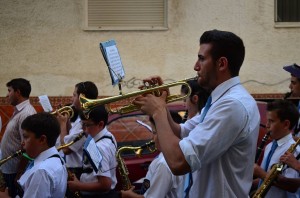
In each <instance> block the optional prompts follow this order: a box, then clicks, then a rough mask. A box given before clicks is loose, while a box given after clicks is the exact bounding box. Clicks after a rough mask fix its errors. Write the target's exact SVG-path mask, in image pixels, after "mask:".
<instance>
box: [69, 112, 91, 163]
mask: <svg viewBox="0 0 300 198" xmlns="http://www.w3.org/2000/svg"><path fill="white" fill-rule="evenodd" d="M71 126H72V127H71V129H70V131H69V134H68V135H66V136H65V137H64V142H65V143H69V142H71V141H73V140H74V139H75V138H76V137H77V136H78V135H79V134H80V133H81V132H82V131H83V130H82V126H81V119H80V117H79V116H78V118H77V119H76V120H75V122H72V123H71ZM85 140H86V137H85V136H83V137H82V138H81V139H80V140H78V141H77V142H75V143H74V144H72V145H71V146H69V149H71V150H72V153H70V154H68V155H65V159H66V166H67V167H68V168H82V153H83V151H82V149H83V145H84V142H85Z"/></svg>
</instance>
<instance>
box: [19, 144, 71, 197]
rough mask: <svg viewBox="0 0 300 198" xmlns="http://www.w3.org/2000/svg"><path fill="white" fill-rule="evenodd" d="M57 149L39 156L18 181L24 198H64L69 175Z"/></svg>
mask: <svg viewBox="0 0 300 198" xmlns="http://www.w3.org/2000/svg"><path fill="white" fill-rule="evenodd" d="M53 155H59V154H58V152H57V150H56V148H55V147H51V148H49V149H47V150H45V151H43V152H42V153H40V154H39V155H38V157H37V158H35V160H34V166H33V167H32V168H31V169H29V170H27V171H26V172H25V173H24V174H23V175H22V177H21V178H20V179H19V180H18V183H19V185H20V186H21V187H22V189H23V190H24V196H23V198H32V197H42V198H50V197H51V198H54V197H55V198H56V197H57V198H63V197H65V193H66V189H67V179H68V174H67V170H66V167H65V165H64V164H62V163H64V162H62V161H61V158H59V157H51V156H53Z"/></svg>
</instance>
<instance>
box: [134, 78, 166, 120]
mask: <svg viewBox="0 0 300 198" xmlns="http://www.w3.org/2000/svg"><path fill="white" fill-rule="evenodd" d="M143 82H144V84H145V85H144V86H145V87H147V86H148V85H149V86H150V87H153V86H160V85H162V84H163V80H162V78H161V77H160V76H151V77H149V78H146V79H143ZM140 88H142V89H143V88H144V87H143V86H142V87H140ZM159 92H160V94H159V95H157V94H144V95H143V96H138V97H136V98H135V100H134V101H133V104H135V105H137V106H140V108H141V111H142V112H144V113H146V114H147V115H149V116H153V115H154V114H155V113H158V112H159V111H160V110H162V109H166V99H167V96H168V93H169V90H166V89H164V90H159Z"/></svg>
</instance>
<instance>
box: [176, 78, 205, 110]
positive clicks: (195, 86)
mask: <svg viewBox="0 0 300 198" xmlns="http://www.w3.org/2000/svg"><path fill="white" fill-rule="evenodd" d="M187 83H188V84H189V85H190V87H191V90H192V92H191V95H190V98H192V97H193V96H194V95H197V96H198V104H197V105H198V111H201V109H202V108H203V107H204V106H205V104H206V101H207V99H208V97H209V95H210V93H209V92H208V91H207V90H205V89H204V88H202V87H201V86H200V85H199V83H198V80H196V79H193V80H188V81H187ZM181 92H182V93H184V94H187V93H188V88H187V86H184V85H182V86H181Z"/></svg>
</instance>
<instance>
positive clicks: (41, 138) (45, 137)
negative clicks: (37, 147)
mask: <svg viewBox="0 0 300 198" xmlns="http://www.w3.org/2000/svg"><path fill="white" fill-rule="evenodd" d="M40 143H42V144H48V142H47V136H45V135H41V137H40Z"/></svg>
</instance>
